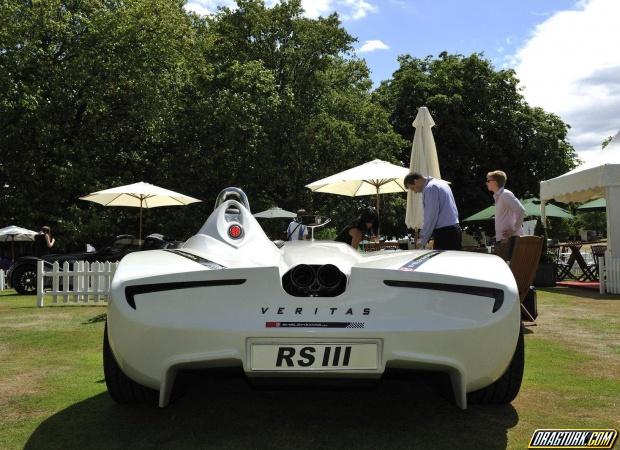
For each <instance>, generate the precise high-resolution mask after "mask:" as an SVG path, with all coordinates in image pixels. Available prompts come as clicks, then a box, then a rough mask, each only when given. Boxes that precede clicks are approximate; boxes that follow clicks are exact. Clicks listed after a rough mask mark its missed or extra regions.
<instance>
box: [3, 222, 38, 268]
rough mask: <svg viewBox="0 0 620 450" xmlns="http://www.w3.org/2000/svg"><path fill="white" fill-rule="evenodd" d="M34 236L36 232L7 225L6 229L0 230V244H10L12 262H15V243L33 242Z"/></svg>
mask: <svg viewBox="0 0 620 450" xmlns="http://www.w3.org/2000/svg"><path fill="white" fill-rule="evenodd" d="M36 235H37V232H36V231H32V230H28V229H27V228H22V227H18V226H16V225H9V226H8V227H4V228H0V242H10V243H11V260H12V261H15V242H23V241H34V237H35V236H36Z"/></svg>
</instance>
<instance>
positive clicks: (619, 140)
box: [540, 132, 620, 203]
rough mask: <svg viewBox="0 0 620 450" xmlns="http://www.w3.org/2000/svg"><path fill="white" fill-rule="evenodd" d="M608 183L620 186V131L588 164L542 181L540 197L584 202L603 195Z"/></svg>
mask: <svg viewBox="0 0 620 450" xmlns="http://www.w3.org/2000/svg"><path fill="white" fill-rule="evenodd" d="M606 186H620V132H618V133H617V134H616V136H615V137H614V138H613V139H612V141H611V142H610V143H609V145H608V146H607V147H605V148H604V149H602V150H599V151H598V152H596V154H595V155H594V156H593V157H592V158H591V159H590V160H589V161H588V162H587V163H585V164H582V165H580V166H579V167H577V168H575V169H573V170H571V171H570V172H567V173H565V174H564V175H560V176H559V177H556V178H552V179H550V180H546V181H541V183H540V198H541V199H542V200H545V201H546V200H549V199H552V198H554V199H556V200H558V201H560V202H564V203H568V202H585V201H588V200H592V199H595V198H597V197H603V196H604V195H605V187H606Z"/></svg>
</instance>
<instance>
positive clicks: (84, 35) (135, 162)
mask: <svg viewBox="0 0 620 450" xmlns="http://www.w3.org/2000/svg"><path fill="white" fill-rule="evenodd" d="M0 19H2V23H3V27H2V28H1V29H0V107H1V108H2V109H1V110H0V148H2V149H3V150H2V154H1V156H0V199H1V200H2V203H3V205H2V206H3V207H2V208H0V223H5V222H9V223H19V224H20V225H23V226H30V227H38V226H40V225H42V224H44V223H47V224H50V225H52V227H53V228H54V230H55V231H56V233H59V234H61V235H63V234H64V236H61V237H62V239H60V240H59V242H74V241H75V242H93V240H94V239H96V238H101V237H102V236H108V235H110V234H115V233H119V232H128V231H129V232H131V231H134V230H136V229H137V220H136V217H137V214H136V211H134V210H132V209H127V208H103V207H101V206H98V205H92V204H89V203H87V202H80V201H78V200H77V198H78V197H79V196H81V195H84V194H86V193H88V192H92V191H95V190H98V189H102V188H107V187H111V186H114V185H121V184H128V183H132V182H136V181H140V180H143V181H147V182H151V183H153V184H157V185H161V186H163V187H166V188H169V189H173V190H176V191H179V192H183V193H185V194H188V195H191V196H193V197H197V198H200V199H203V200H204V203H202V204H198V205H192V206H189V207H187V208H170V209H166V208H162V209H157V210H155V211H146V212H145V218H144V219H145V220H144V227H145V230H146V231H147V232H148V231H157V232H164V233H168V234H172V235H174V236H175V237H177V238H184V237H187V236H188V235H190V234H192V233H194V232H195V231H196V230H197V228H198V227H199V225H200V224H201V223H202V221H203V220H204V219H205V218H206V216H207V214H208V213H209V212H210V210H211V208H212V205H213V201H214V200H215V197H216V195H217V193H218V192H219V191H220V190H221V189H222V188H224V187H227V186H231V185H237V186H239V187H242V188H243V189H245V190H246V192H247V193H248V196H249V197H250V199H252V205H253V208H254V209H256V210H260V209H263V208H267V207H269V206H273V205H275V204H278V205H280V206H284V207H288V208H292V209H296V208H297V207H299V206H306V207H307V208H309V209H312V210H313V211H314V212H317V213H318V212H321V213H323V214H327V215H332V216H334V215H337V217H339V218H340V220H339V221H338V220H337V221H336V224H337V225H341V224H342V223H343V221H344V220H348V219H349V218H350V217H351V216H352V215H353V213H354V211H353V210H354V209H356V207H357V206H358V205H359V201H358V200H351V199H344V198H342V197H335V196H329V195H322V194H317V195H313V194H311V193H310V192H309V190H307V189H306V188H305V187H304V185H305V184H307V183H308V182H310V181H313V180H315V179H317V178H322V177H324V176H327V175H329V174H331V173H335V172H337V171H340V170H343V169H345V168H348V167H351V166H353V165H357V164H360V163H362V162H366V161H369V160H371V159H373V158H377V157H380V158H383V159H391V160H393V161H394V160H395V158H394V156H395V155H398V154H399V153H401V152H402V149H403V148H405V147H406V146H407V145H408V144H407V142H406V141H404V140H403V139H402V138H401V137H400V136H399V135H398V134H396V133H395V132H394V131H393V130H392V128H391V125H390V123H389V122H388V115H387V114H386V112H385V111H384V110H383V109H382V107H381V106H380V105H377V104H376V103H374V102H373V100H372V97H371V94H370V89H371V82H370V78H369V74H368V69H367V67H366V65H365V63H364V61H361V60H358V59H356V58H354V57H353V56H352V55H351V53H350V52H351V48H352V47H351V44H352V43H353V42H354V38H353V37H352V36H350V35H349V34H348V33H347V32H346V30H345V29H344V28H342V26H341V24H340V21H339V19H338V17H337V16H336V15H332V16H329V17H327V18H320V19H317V20H311V19H308V18H305V17H304V16H303V14H302V9H301V3H300V1H298V0H292V1H288V2H282V3H279V4H277V5H276V6H274V7H273V8H267V7H266V6H265V4H264V3H263V2H262V1H258V0H252V1H250V0H240V1H239V2H238V7H237V9H235V10H231V9H226V8H223V9H221V10H219V12H218V13H217V14H216V15H215V16H213V17H206V18H205V17H199V16H197V15H195V14H192V13H187V12H186V11H184V10H183V2H181V1H170V0H148V1H147V0H132V1H120V0H80V1H78V0H52V1H49V2H29V1H26V0H20V1H15V2H2V3H1V4H0ZM387 219H388V218H387V217H386V220H387ZM396 222H397V220H396V219H394V223H396Z"/></svg>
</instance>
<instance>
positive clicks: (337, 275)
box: [317, 264, 344, 292]
mask: <svg viewBox="0 0 620 450" xmlns="http://www.w3.org/2000/svg"><path fill="white" fill-rule="evenodd" d="M343 276H344V274H343V273H342V272H341V271H340V269H338V267H336V266H334V265H333V264H325V265H324V266H321V267H319V270H318V271H317V281H318V283H319V285H320V287H321V291H326V292H330V291H333V290H334V289H335V288H337V287H338V286H339V285H340V282H341V281H342V277H343Z"/></svg>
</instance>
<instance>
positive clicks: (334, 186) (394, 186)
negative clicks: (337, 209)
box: [306, 159, 409, 215]
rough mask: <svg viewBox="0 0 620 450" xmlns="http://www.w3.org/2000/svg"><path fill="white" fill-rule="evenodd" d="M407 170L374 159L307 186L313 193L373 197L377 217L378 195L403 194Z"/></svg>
mask: <svg viewBox="0 0 620 450" xmlns="http://www.w3.org/2000/svg"><path fill="white" fill-rule="evenodd" d="M408 173H409V170H408V169H407V168H405V167H402V166H397V165H395V164H392V163H389V162H386V161H382V160H380V159H375V160H373V161H370V162H367V163H365V164H362V165H360V166H356V167H353V168H351V169H347V170H345V171H343V172H339V173H337V174H335V175H331V176H329V177H327V178H323V179H322V180H318V181H314V182H313V183H310V184H307V185H306V187H307V188H309V189H310V190H312V191H314V192H325V193H327V194H338V195H346V196H348V197H359V196H363V195H375V196H376V198H377V215H379V195H380V194H390V193H394V192H405V190H406V189H405V186H404V184H403V182H404V178H405V176H406V175H407V174H408Z"/></svg>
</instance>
